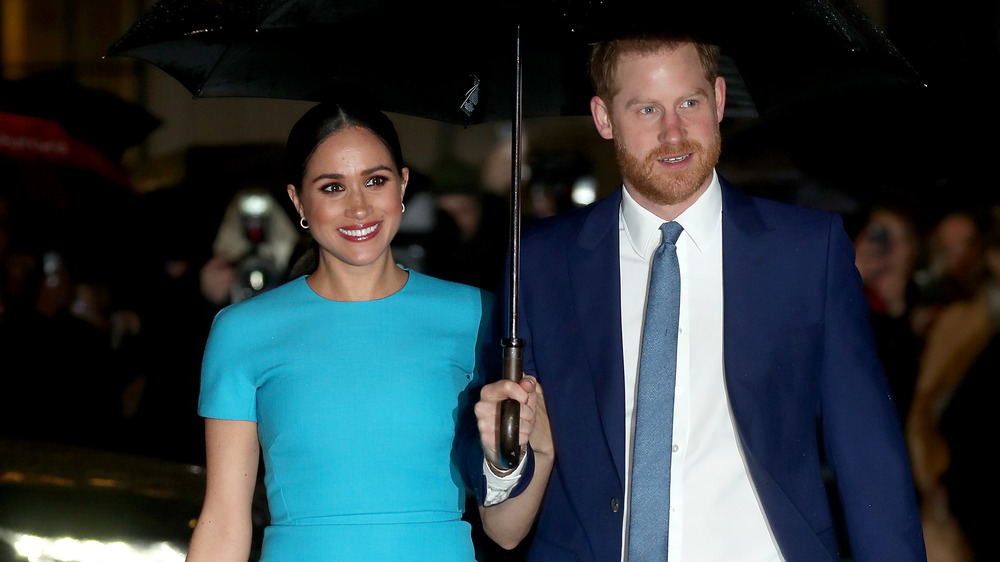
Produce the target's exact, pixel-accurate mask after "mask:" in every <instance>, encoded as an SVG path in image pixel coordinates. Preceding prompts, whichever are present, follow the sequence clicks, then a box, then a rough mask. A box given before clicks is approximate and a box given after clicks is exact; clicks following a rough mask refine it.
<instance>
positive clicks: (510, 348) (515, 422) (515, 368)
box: [497, 338, 523, 469]
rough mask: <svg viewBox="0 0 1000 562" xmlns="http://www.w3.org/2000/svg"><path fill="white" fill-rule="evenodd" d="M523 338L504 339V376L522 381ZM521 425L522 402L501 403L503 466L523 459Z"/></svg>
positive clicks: (499, 446) (501, 451)
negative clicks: (519, 439)
mask: <svg viewBox="0 0 1000 562" xmlns="http://www.w3.org/2000/svg"><path fill="white" fill-rule="evenodd" d="M521 349H522V340H519V339H516V338H505V339H504V341H503V378H505V379H507V380H509V381H513V382H521V372H522V367H523V360H522V356H521ZM520 426H521V404H520V403H519V402H518V401H517V400H513V399H511V398H508V399H506V400H504V401H503V402H501V403H500V424H499V425H498V427H497V431H498V432H499V435H498V436H497V445H498V453H499V456H500V463H501V465H503V466H501V468H505V469H506V468H513V467H515V466H517V463H518V462H520V460H521V446H520V445H519V444H518V434H519V433H520Z"/></svg>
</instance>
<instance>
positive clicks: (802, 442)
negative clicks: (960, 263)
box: [476, 36, 925, 562]
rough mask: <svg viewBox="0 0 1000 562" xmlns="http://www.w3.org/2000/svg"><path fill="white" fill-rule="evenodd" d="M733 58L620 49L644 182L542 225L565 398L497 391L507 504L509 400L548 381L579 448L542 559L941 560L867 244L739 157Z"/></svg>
mask: <svg viewBox="0 0 1000 562" xmlns="http://www.w3.org/2000/svg"><path fill="white" fill-rule="evenodd" d="M718 54H719V51H718V48H717V47H714V46H712V45H704V44H699V43H696V42H694V41H693V40H691V39H689V38H677V37H658V36H640V37H629V38H624V39H619V40H615V41H610V42H606V43H601V44H598V45H596V47H595V49H594V51H593V55H592V59H591V77H592V79H593V82H594V85H595V90H596V92H597V96H595V97H594V98H593V100H592V101H591V111H592V114H593V118H594V124H595V126H596V128H597V131H598V133H600V135H601V136H602V137H604V138H605V139H611V140H613V141H614V145H615V150H616V152H617V156H618V161H619V164H620V166H621V172H622V176H623V187H622V189H619V190H617V191H616V192H615V193H614V194H613V195H611V196H609V197H607V198H605V199H603V200H601V201H598V202H597V203H594V204H592V205H590V206H588V207H586V208H583V209H580V210H577V211H574V212H572V213H569V214H567V215H564V216H559V217H554V218H553V219H547V220H545V221H541V222H540V223H539V224H537V225H536V226H533V227H532V228H530V229H528V230H526V232H525V233H524V235H523V237H522V246H521V260H522V264H521V268H522V271H523V272H524V276H523V278H522V280H521V287H520V292H519V297H520V298H519V303H518V304H519V307H520V308H519V318H520V322H521V323H520V325H519V327H520V333H519V336H520V337H522V338H523V339H524V340H525V347H524V371H525V373H526V374H529V375H534V377H536V379H533V380H537V383H538V385H540V386H544V388H545V392H544V399H542V396H541V393H540V392H537V391H536V390H535V389H536V387H533V386H531V385H525V384H522V385H515V384H514V383H511V382H508V381H498V382H494V383H491V384H488V385H486V386H485V387H483V389H482V391H481V399H480V403H479V405H478V406H477V408H476V412H477V415H478V416H479V427H480V430H481V439H482V441H483V447H484V450H485V452H486V455H485V456H486V459H487V464H486V467H487V468H488V470H487V471H486V472H487V474H486V480H488V484H487V486H486V488H487V491H488V492H489V494H488V496H489V498H490V499H489V500H488V501H490V502H495V501H498V499H500V498H502V497H503V495H504V493H505V490H507V489H509V488H511V487H512V486H513V485H514V484H513V483H514V482H516V481H517V480H518V479H519V478H521V477H519V476H517V473H516V472H515V473H514V474H511V475H504V472H503V471H501V470H500V469H499V468H498V467H497V466H496V463H497V457H496V438H495V436H494V435H493V434H494V432H495V424H494V419H495V415H493V412H496V403H497V402H498V401H499V400H501V399H503V398H507V397H513V398H515V399H518V400H521V401H527V400H528V397H529V396H531V397H532V399H533V400H537V402H538V404H539V408H538V410H537V411H536V416H537V418H538V419H537V421H536V427H537V426H544V425H545V412H547V419H548V421H549V424H550V426H551V434H552V440H553V441H554V450H555V462H554V466H553V467H552V468H551V476H550V477H549V481H548V486H547V488H546V490H545V495H544V499H543V501H542V503H541V508H540V511H539V512H538V514H537V519H536V520H535V527H534V533H533V537H532V542H531V545H530V554H529V558H530V559H532V560H543V561H547V562H548V561H555V560H573V561H588V560H589V561H599V562H608V561H614V560H623V561H624V560H666V559H668V554H669V560H670V561H672V562H674V561H696V562H701V561H706V560H727V561H730V560H746V561H776V560H790V561H807V562H816V561H822V560H828V561H836V560H840V559H841V557H849V556H850V557H853V559H854V560H858V561H860V560H893V561H915V560H924V559H925V554H924V546H923V537H922V534H921V528H920V519H919V517H918V513H917V505H916V500H915V494H914V487H913V482H912V479H911V476H910V468H909V462H908V458H907V454H906V450H905V448H904V445H903V439H902V436H901V431H900V426H899V420H898V418H897V414H896V409H895V407H894V405H893V399H892V396H891V393H890V391H889V387H888V385H887V383H886V378H885V375H884V372H883V369H882V366H881V365H880V363H879V358H878V355H877V352H876V348H875V343H874V340H873V336H872V331H871V328H870V325H869V316H868V315H869V311H868V309H867V304H866V300H865V297H864V294H863V292H862V288H861V278H860V276H859V274H858V271H857V269H856V268H855V265H854V250H853V245H852V243H851V240H850V239H849V238H848V236H847V235H846V233H845V232H844V228H843V226H842V222H841V219H840V218H839V217H838V216H836V215H833V214H829V213H826V212H822V211H817V210H812V209H805V208H800V207H794V206H791V205H786V204H782V203H776V202H773V201H766V200H763V199H758V198H754V197H749V196H747V195H744V194H742V193H740V192H739V191H738V190H737V189H736V188H735V187H734V186H732V185H730V184H729V183H728V182H726V181H725V180H724V179H722V178H720V177H719V175H718V174H717V173H716V171H715V166H716V163H717V161H718V158H719V153H720V144H721V141H720V132H719V123H720V122H721V121H722V118H723V113H724V110H725V102H726V83H725V80H724V79H723V78H722V77H720V76H718V70H717V69H718V62H717V61H718ZM678 225H679V227H681V228H678ZM661 232H662V233H661ZM667 233H669V234H670V236H669V238H670V240H664V238H665V237H666V234H667ZM674 237H676V241H675V242H673V238H674ZM661 242H662V244H661ZM671 242H673V243H671ZM659 256H664V257H662V258H661V257H659ZM661 259H662V260H663V261H659V260H661ZM671 260H673V261H671ZM658 263H664V264H667V265H658ZM671 264H672V265H671ZM651 271H652V273H651ZM664 271H666V272H668V273H661V272H664ZM670 272H672V273H670ZM661 279H666V280H667V281H661ZM664 283H665V284H664ZM654 287H655V289H654ZM664 287H665V288H664ZM499 294H501V295H503V294H506V291H503V292H501V293H499ZM496 308H497V310H501V311H502V310H505V309H506V307H503V306H497V307H496ZM665 318H666V320H664V319H665ZM498 364H499V362H498ZM644 383H645V384H644ZM532 395H534V396H532ZM664 412H666V415H665V416H664V415H663V413H664ZM657 424H658V425H657ZM656 447H661V448H660V449H659V450H657V449H656ZM525 459H526V460H525V461H523V463H526V464H528V465H530V463H531V462H532V457H531V455H526V456H525ZM650 459H652V461H650ZM522 469H523V470H524V472H523V473H524V474H525V476H524V477H523V478H525V479H527V478H531V474H532V472H531V470H530V466H525V467H519V470H522ZM490 473H493V474H490ZM497 474H499V475H501V477H499V478H498V477H497V476H496V475H497ZM548 474H549V470H548V467H546V468H545V470H542V471H538V472H535V474H534V476H535V477H540V476H539V475H548ZM483 497H485V496H483ZM530 524H531V521H530V520H528V521H527V525H525V526H524V529H527V528H528V526H530ZM525 534H526V533H525ZM522 536H523V535H518V536H514V537H510V536H504V537H503V546H505V547H507V548H513V547H514V546H515V545H516V544H517V543H518V541H519V540H521V538H522Z"/></svg>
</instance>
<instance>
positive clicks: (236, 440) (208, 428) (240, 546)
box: [187, 419, 260, 562]
mask: <svg viewBox="0 0 1000 562" xmlns="http://www.w3.org/2000/svg"><path fill="white" fill-rule="evenodd" d="M205 446H206V460H207V465H208V466H207V471H208V472H207V478H208V480H207V482H206V488H205V504H204V505H203V506H202V510H201V516H200V517H199V518H198V525H197V526H196V527H195V529H194V535H193V536H192V538H191V547H190V549H189V550H188V556H187V560H188V562H199V561H205V562H225V561H229V560H232V561H235V562H246V560H247V559H248V558H249V557H250V541H251V535H252V531H253V524H252V522H251V519H250V510H251V504H252V503H253V493H254V487H255V486H256V484H257V462H258V458H259V456H260V445H259V444H258V441H257V424H256V423H254V422H251V421H234V420H218V419H206V420H205Z"/></svg>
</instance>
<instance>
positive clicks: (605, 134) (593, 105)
mask: <svg viewBox="0 0 1000 562" xmlns="http://www.w3.org/2000/svg"><path fill="white" fill-rule="evenodd" d="M590 114H591V115H592V116H593V117H594V127H596V128H597V132H598V134H600V135H601V138H604V139H607V140H611V139H613V138H614V136H615V135H614V129H613V127H612V126H611V108H609V107H608V105H607V104H606V103H604V100H602V99H601V98H600V97H599V96H594V97H592V98H590Z"/></svg>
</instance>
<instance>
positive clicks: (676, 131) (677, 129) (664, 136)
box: [659, 111, 684, 144]
mask: <svg viewBox="0 0 1000 562" xmlns="http://www.w3.org/2000/svg"><path fill="white" fill-rule="evenodd" d="M683 139H684V123H683V122H682V121H681V118H680V117H679V116H678V115H677V114H675V113H673V112H669V111H668V112H666V113H664V114H663V118H662V119H661V120H660V135H659V140H660V142H661V143H663V144H677V143H679V142H680V141H682V140H683Z"/></svg>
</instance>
